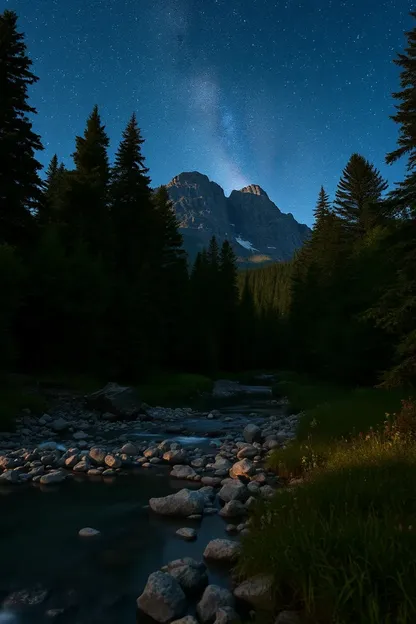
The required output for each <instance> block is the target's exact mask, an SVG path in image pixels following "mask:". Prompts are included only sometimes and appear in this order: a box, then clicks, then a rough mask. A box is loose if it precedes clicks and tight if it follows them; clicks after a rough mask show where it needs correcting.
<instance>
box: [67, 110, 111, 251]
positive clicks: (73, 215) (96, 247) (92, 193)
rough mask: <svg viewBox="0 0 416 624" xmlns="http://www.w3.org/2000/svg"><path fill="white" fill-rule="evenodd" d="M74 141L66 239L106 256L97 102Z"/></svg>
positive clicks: (104, 168) (103, 138) (105, 179)
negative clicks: (83, 244) (80, 243)
mask: <svg viewBox="0 0 416 624" xmlns="http://www.w3.org/2000/svg"><path fill="white" fill-rule="evenodd" d="M75 143H76V149H75V152H74V153H73V154H72V157H73V159H74V163H75V170H74V171H72V172H71V173H70V175H69V177H68V180H69V195H68V201H67V204H66V206H67V210H66V223H67V226H68V233H69V239H70V240H71V242H74V241H78V240H83V241H84V242H85V243H86V244H87V245H89V246H90V248H91V250H92V251H93V252H94V253H98V254H100V255H102V256H106V255H108V253H109V245H110V215H109V202H108V199H109V198H108V190H109V178H110V168H109V162H108V156H107V149H108V146H109V139H108V136H107V134H106V132H105V126H104V125H103V124H102V123H101V118H100V115H99V112H98V107H97V106H94V109H93V111H92V113H91V115H90V116H89V117H88V119H87V124H86V128H85V131H84V136H82V137H81V136H77V137H76V140H75Z"/></svg>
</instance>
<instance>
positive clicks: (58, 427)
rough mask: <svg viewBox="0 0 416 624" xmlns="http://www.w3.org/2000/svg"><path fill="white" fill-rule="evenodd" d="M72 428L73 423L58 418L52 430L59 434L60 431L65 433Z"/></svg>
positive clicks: (52, 425)
mask: <svg viewBox="0 0 416 624" xmlns="http://www.w3.org/2000/svg"><path fill="white" fill-rule="evenodd" d="M70 426H71V423H69V422H68V421H66V420H64V419H63V418H57V419H56V420H54V421H53V423H52V424H51V429H53V430H54V431H57V432H59V431H65V430H66V429H69V427H70Z"/></svg>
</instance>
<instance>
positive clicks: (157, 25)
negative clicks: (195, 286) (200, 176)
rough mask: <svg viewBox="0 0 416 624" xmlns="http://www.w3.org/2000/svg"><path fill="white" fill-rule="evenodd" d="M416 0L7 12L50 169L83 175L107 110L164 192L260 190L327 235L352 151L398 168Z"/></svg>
mask: <svg viewBox="0 0 416 624" xmlns="http://www.w3.org/2000/svg"><path fill="white" fill-rule="evenodd" d="M412 5H413V3H412V1H411V0H346V1H341V0H282V1H278V2H276V1H275V0H89V1H88V2H87V1H86V0H0V10H4V9H5V8H8V9H12V10H14V11H16V12H17V14H18V16H19V26H20V30H21V31H23V32H24V33H25V35H26V43H27V46H28V51H29V54H30V56H31V58H32V60H33V61H34V64H33V71H34V73H35V74H36V75H38V76H39V78H40V80H39V82H38V83H37V85H36V86H34V87H33V88H32V90H31V104H32V105H34V106H35V107H36V108H37V110H38V115H37V117H36V119H35V120H34V129H35V130H36V131H37V132H38V133H39V134H40V135H41V136H42V140H43V143H44V146H45V151H44V152H42V153H41V154H40V160H41V162H42V163H44V164H45V165H46V164H47V163H48V162H49V160H50V158H51V156H52V155H53V154H54V153H55V152H56V153H57V154H58V157H59V158H60V159H61V160H63V161H64V163H65V164H66V165H67V166H72V159H71V153H72V152H73V151H74V145H75V135H77V134H82V133H83V131H84V127H85V121H86V118H87V117H88V115H89V114H90V112H91V110H92V108H93V105H94V104H96V103H97V104H98V106H99V109H100V112H101V115H102V119H103V122H104V123H105V124H106V129H107V132H108V134H109V136H110V140H111V152H110V155H111V157H112V156H113V154H114V151H115V150H116V148H117V145H118V142H119V140H120V138H121V132H122V130H123V129H124V127H125V125H126V123H127V121H128V119H129V117H130V115H131V113H132V112H133V111H135V112H136V114H137V118H138V122H139V125H140V127H141V130H142V133H143V137H144V138H145V140H146V142H145V144H144V146H143V153H144V155H145V157H146V163H147V166H148V167H150V175H151V178H152V185H153V186H157V185H159V184H163V183H167V182H169V180H170V179H171V178H172V177H173V176H174V175H177V174H178V173H180V172H182V171H195V170H197V171H200V172H201V173H205V174H207V175H208V176H209V178H210V179H211V180H214V181H216V182H218V184H220V185H221V186H222V187H223V188H224V190H225V192H226V194H229V192H230V191H231V190H232V189H233V188H241V187H242V186H244V185H246V184H249V183H255V184H259V185H260V186H262V187H263V188H264V190H265V191H266V192H267V193H268V194H269V196H270V198H271V199H272V200H273V201H274V202H275V203H276V204H277V205H278V206H279V208H280V209H281V210H282V211H283V212H292V213H293V214H294V216H295V218H296V219H297V220H299V221H301V222H305V223H308V224H311V223H312V210H313V208H314V206H315V203H316V199H317V195H318V191H319V188H320V185H321V184H323V185H324V186H325V188H326V190H327V191H328V192H329V193H330V195H331V198H332V197H333V194H334V191H335V187H336V184H337V182H338V180H339V177H340V175H341V172H342V169H343V168H344V167H345V165H346V163H347V161H348V159H349V157H350V155H351V154H352V153H353V152H355V151H356V152H359V153H361V154H362V155H363V156H365V157H366V158H368V159H369V160H370V161H372V162H373V163H374V164H375V165H376V166H377V167H378V168H379V169H380V170H381V172H382V174H383V175H384V176H385V177H387V179H388V181H389V183H390V184H391V185H393V183H394V182H395V181H398V180H400V179H401V178H402V177H403V175H404V170H405V162H403V163H398V164H394V165H390V166H387V165H385V164H384V156H385V154H386V152H389V151H391V150H393V149H395V148H396V141H397V136H398V127H397V126H396V124H394V123H393V122H392V121H391V120H390V119H389V115H390V114H392V113H393V112H394V101H393V99H392V97H391V92H392V91H397V90H398V89H399V68H398V67H397V66H395V65H394V64H393V62H392V61H393V59H394V58H396V57H397V53H398V52H401V51H403V49H404V47H405V45H406V38H405V35H404V32H405V31H407V30H410V29H411V28H413V27H414V23H413V22H414V20H413V19H412V18H411V17H410V16H409V12H410V11H411V10H412V8H413V7H412Z"/></svg>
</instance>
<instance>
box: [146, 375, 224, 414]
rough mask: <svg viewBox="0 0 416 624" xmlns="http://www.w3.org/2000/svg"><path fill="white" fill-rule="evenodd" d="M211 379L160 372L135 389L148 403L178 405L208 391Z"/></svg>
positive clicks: (210, 388)
mask: <svg viewBox="0 0 416 624" xmlns="http://www.w3.org/2000/svg"><path fill="white" fill-rule="evenodd" d="M212 387H213V381H212V379H210V378H209V377H205V376H204V375H196V374H193V373H160V374H157V375H153V376H151V377H149V379H147V380H146V382H145V383H142V384H139V385H138V386H137V390H138V392H139V396H140V398H141V399H142V400H143V401H144V402H145V403H149V405H153V406H155V405H161V406H164V405H166V406H170V407H178V406H183V404H184V402H187V401H190V400H192V399H193V398H195V397H197V396H198V395H200V394H201V393H202V392H210V391H211V390H212Z"/></svg>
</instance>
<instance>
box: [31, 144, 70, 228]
mask: <svg viewBox="0 0 416 624" xmlns="http://www.w3.org/2000/svg"><path fill="white" fill-rule="evenodd" d="M67 182H68V177H67V175H66V171H65V167H64V164H63V163H61V164H59V161H58V156H57V155H56V154H55V155H54V156H52V159H51V162H50V163H49V167H48V169H47V171H46V180H45V188H44V193H43V197H42V201H41V202H40V204H39V207H38V211H37V215H36V216H37V221H38V223H39V224H40V225H41V226H48V225H58V224H62V220H63V218H64V208H65V200H66V193H67V187H68V184H67Z"/></svg>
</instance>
